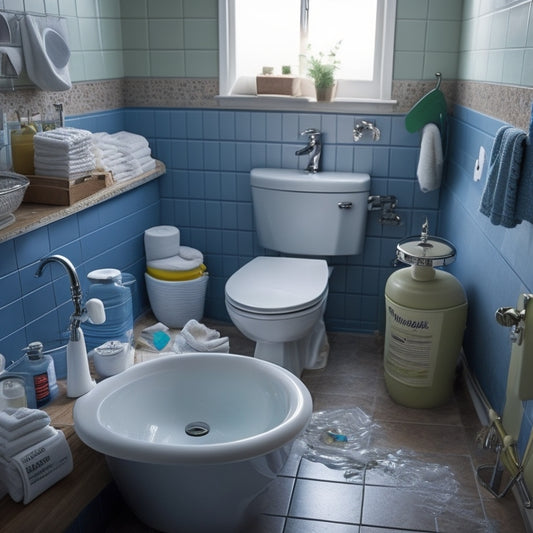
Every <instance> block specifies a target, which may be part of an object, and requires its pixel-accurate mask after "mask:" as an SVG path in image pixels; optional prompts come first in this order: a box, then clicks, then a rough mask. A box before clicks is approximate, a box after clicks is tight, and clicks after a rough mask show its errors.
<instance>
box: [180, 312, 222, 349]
mask: <svg viewBox="0 0 533 533" xmlns="http://www.w3.org/2000/svg"><path fill="white" fill-rule="evenodd" d="M173 349H174V351H175V352H176V353H190V352H216V353H228V352H229V339H228V337H221V336H220V332H218V331H217V330H216V329H210V328H208V327H207V326H205V325H204V324H201V323H200V322H198V321H197V320H194V319H193V320H189V321H188V322H187V323H186V324H185V326H183V329H182V330H181V331H180V332H179V333H178V334H177V335H176V339H175V340H174V346H173Z"/></svg>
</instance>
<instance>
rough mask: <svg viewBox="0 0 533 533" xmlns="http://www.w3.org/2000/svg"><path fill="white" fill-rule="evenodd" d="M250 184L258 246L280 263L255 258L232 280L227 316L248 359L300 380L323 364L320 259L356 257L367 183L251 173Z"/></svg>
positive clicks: (331, 176) (351, 175)
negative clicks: (248, 347)
mask: <svg viewBox="0 0 533 533" xmlns="http://www.w3.org/2000/svg"><path fill="white" fill-rule="evenodd" d="M250 181H251V188H252V202H253V206H254V217H255V224H256V229H257V234H258V239H259V243H260V244H261V245H262V246H263V247H265V248H266V249H268V250H272V251H273V252H278V253H279V254H280V255H276V256H273V255H272V256H271V255H268V256H259V257H255V258H254V259H252V260H251V261H249V262H248V263H246V264H245V265H244V266H242V267H241V268H240V269H239V270H238V271H237V272H235V273H234V274H233V275H232V276H231V277H230V278H229V279H228V281H227V282H226V287H225V302H226V309H227V311H228V314H229V316H230V318H231V320H232V322H233V324H234V325H235V326H236V327H237V328H238V329H239V330H240V331H241V333H243V334H244V335H245V336H246V337H248V338H249V339H251V340H253V341H255V343H256V345H255V352H254V356H255V357H257V358H259V359H263V360H266V361H270V362H272V363H276V364H278V365H280V366H282V367H284V368H286V369H287V370H289V371H291V372H292V373H293V374H295V375H297V376H300V375H301V373H302V372H303V370H304V369H317V368H322V367H324V366H325V365H326V363H327V356H328V351H329V345H328V341H327V335H326V328H325V325H324V319H323V317H324V311H325V309H326V304H327V297H328V280H329V276H330V274H331V270H332V269H331V267H329V266H328V263H327V261H326V258H327V257H328V256H336V255H355V254H359V253H361V251H362V249H363V244H364V235H365V228H366V218H367V211H368V207H367V205H368V195H369V190H370V176H369V175H368V174H364V173H355V172H319V173H316V174H312V173H307V172H304V171H301V170H296V169H270V168H258V169H252V171H251V174H250Z"/></svg>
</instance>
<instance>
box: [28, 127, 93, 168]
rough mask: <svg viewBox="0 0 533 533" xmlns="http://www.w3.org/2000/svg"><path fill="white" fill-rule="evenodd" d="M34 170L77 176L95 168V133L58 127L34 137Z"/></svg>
mask: <svg viewBox="0 0 533 533" xmlns="http://www.w3.org/2000/svg"><path fill="white" fill-rule="evenodd" d="M33 146H34V157H33V159H34V166H35V174H37V175H38V176H53V177H58V178H67V179H76V178H81V177H83V176H87V175H88V174H90V173H91V172H92V171H93V170H94V169H95V168H96V164H95V158H94V155H93V152H92V134H91V132H90V131H87V130H82V129H78V128H57V129H55V130H49V131H43V132H38V133H36V134H35V135H34V137H33Z"/></svg>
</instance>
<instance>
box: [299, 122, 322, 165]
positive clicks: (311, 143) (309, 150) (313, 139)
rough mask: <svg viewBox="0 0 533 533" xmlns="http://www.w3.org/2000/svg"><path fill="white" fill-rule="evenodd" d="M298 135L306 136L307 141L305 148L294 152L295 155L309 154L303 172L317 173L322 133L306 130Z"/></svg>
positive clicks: (310, 129)
mask: <svg viewBox="0 0 533 533" xmlns="http://www.w3.org/2000/svg"><path fill="white" fill-rule="evenodd" d="M300 135H307V137H308V141H307V146H306V147H305V148H302V149H301V150H297V151H296V155H307V154H309V163H308V164H307V167H306V169H305V170H306V171H307V172H313V173H314V172H318V170H319V167H320V155H321V153H322V133H321V132H320V131H319V130H316V129H314V128H308V129H306V130H304V131H302V132H301V133H300Z"/></svg>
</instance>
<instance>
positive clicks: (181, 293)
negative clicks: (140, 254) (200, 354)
mask: <svg viewBox="0 0 533 533" xmlns="http://www.w3.org/2000/svg"><path fill="white" fill-rule="evenodd" d="M144 249H145V254H146V273H145V275H144V276H145V280H146V291H147V292H148V299H149V300H150V306H151V307H152V311H153V313H154V315H155V317H156V318H157V320H159V322H162V323H163V324H165V325H166V326H168V327H169V328H182V327H183V326H184V325H185V324H186V323H187V322H188V321H189V320H192V319H194V320H198V321H200V320H201V319H202V317H203V314H204V303H205V293H206V289H207V281H208V279H209V276H208V273H207V272H206V267H205V265H204V262H203V261H204V257H203V254H202V253H201V252H200V251H198V250H196V249H194V248H190V247H188V246H181V244H180V232H179V229H178V228H176V227H175V226H154V227H152V228H149V229H147V230H146V231H145V232H144Z"/></svg>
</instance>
